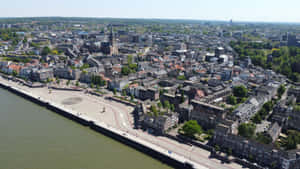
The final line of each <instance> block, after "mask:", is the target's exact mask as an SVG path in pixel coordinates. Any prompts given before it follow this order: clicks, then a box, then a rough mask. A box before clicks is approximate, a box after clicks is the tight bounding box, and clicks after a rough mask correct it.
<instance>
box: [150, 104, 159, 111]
mask: <svg viewBox="0 0 300 169" xmlns="http://www.w3.org/2000/svg"><path fill="white" fill-rule="evenodd" d="M150 110H151V112H153V113H158V110H157V108H156V106H155V105H151V107H150Z"/></svg>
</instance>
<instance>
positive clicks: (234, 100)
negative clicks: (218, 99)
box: [227, 95, 237, 105]
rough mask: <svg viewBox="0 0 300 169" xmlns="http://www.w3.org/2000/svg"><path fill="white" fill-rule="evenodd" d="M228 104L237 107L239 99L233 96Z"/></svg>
mask: <svg viewBox="0 0 300 169" xmlns="http://www.w3.org/2000/svg"><path fill="white" fill-rule="evenodd" d="M227 103H228V104H231V105H236V104H237V99H236V97H235V96H233V95H231V96H228V97H227Z"/></svg>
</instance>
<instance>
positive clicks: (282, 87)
mask: <svg viewBox="0 0 300 169" xmlns="http://www.w3.org/2000/svg"><path fill="white" fill-rule="evenodd" d="M285 90H286V88H285V86H284V85H280V87H279V88H278V90H277V93H278V96H279V97H281V96H282V95H283V93H284V92H285Z"/></svg>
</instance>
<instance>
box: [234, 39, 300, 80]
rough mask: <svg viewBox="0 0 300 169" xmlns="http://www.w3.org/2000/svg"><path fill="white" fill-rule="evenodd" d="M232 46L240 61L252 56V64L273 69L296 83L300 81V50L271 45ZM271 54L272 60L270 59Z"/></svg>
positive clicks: (239, 44) (245, 44) (249, 44)
mask: <svg viewBox="0 0 300 169" xmlns="http://www.w3.org/2000/svg"><path fill="white" fill-rule="evenodd" d="M231 46H232V47H233V48H234V49H235V51H236V52H237V53H238V54H239V58H240V59H244V58H245V57H246V56H250V58H251V60H252V63H253V64H254V65H257V66H261V67H263V68H268V69H273V70H275V71H276V72H278V73H282V74H284V75H286V76H287V77H288V78H290V79H291V80H293V81H295V82H299V81H300V48H298V47H287V46H284V47H280V48H279V49H276V48H274V45H271V44H270V43H268V42H266V43H253V42H244V41H238V42H231ZM269 54H271V55H272V58H271V59H268V55H269Z"/></svg>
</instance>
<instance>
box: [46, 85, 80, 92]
mask: <svg viewBox="0 0 300 169" xmlns="http://www.w3.org/2000/svg"><path fill="white" fill-rule="evenodd" d="M49 88H50V89H54V90H65V91H77V92H80V91H83V90H82V89H72V88H62V87H53V86H51V87H49Z"/></svg>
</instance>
